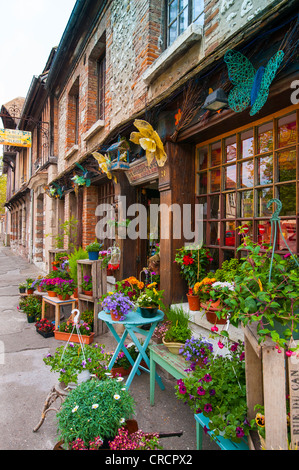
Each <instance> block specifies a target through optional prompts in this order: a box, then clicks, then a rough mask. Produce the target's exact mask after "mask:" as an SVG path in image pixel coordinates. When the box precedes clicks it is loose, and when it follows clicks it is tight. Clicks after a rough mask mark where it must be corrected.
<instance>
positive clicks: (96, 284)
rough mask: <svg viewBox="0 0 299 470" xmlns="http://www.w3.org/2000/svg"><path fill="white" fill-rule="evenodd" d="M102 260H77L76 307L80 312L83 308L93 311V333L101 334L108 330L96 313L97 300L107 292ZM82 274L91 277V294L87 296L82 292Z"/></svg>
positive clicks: (99, 306) (98, 307) (97, 307)
mask: <svg viewBox="0 0 299 470" xmlns="http://www.w3.org/2000/svg"><path fill="white" fill-rule="evenodd" d="M101 266H102V260H97V261H91V260H88V259H82V260H78V261H77V267H78V308H79V310H80V312H83V311H84V310H93V311H94V333H95V334H103V333H106V332H107V331H108V329H107V326H106V324H105V322H102V321H100V322H99V321H98V313H99V311H100V310H101V305H99V303H98V302H99V300H100V298H101V296H102V295H103V294H105V293H106V292H107V274H106V269H102V267H101ZM84 276H91V278H92V292H93V295H92V297H91V296H88V295H85V294H84V293H83V290H82V287H81V286H80V284H81V283H82V281H83V278H84Z"/></svg>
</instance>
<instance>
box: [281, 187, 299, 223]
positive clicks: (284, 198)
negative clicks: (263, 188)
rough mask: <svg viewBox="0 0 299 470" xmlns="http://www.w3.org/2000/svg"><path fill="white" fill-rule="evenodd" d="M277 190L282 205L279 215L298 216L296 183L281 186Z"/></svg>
mask: <svg viewBox="0 0 299 470" xmlns="http://www.w3.org/2000/svg"><path fill="white" fill-rule="evenodd" d="M277 189H278V199H280V201H281V203H282V209H281V211H280V214H279V215H281V216H284V215H296V183H292V184H283V185H279V186H277Z"/></svg>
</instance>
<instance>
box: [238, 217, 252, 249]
mask: <svg viewBox="0 0 299 470" xmlns="http://www.w3.org/2000/svg"><path fill="white" fill-rule="evenodd" d="M241 227H242V229H243V230H244V232H243V233H242V235H241V239H240V243H241V242H242V237H249V238H252V233H253V223H252V222H251V221H250V220H241V222H240V227H239V228H241Z"/></svg>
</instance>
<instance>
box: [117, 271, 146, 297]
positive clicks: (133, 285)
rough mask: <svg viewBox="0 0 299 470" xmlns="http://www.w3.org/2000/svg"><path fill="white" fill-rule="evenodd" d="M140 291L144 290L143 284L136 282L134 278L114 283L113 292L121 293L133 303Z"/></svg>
mask: <svg viewBox="0 0 299 470" xmlns="http://www.w3.org/2000/svg"><path fill="white" fill-rule="evenodd" d="M142 289H144V282H141V281H138V279H137V278H136V277H134V276H130V277H128V278H126V279H123V280H122V281H118V282H116V283H115V291H116V292H122V293H123V294H125V295H126V296H128V297H129V299H130V300H132V301H133V302H134V301H136V300H137V299H138V297H139V295H140V293H141V292H142Z"/></svg>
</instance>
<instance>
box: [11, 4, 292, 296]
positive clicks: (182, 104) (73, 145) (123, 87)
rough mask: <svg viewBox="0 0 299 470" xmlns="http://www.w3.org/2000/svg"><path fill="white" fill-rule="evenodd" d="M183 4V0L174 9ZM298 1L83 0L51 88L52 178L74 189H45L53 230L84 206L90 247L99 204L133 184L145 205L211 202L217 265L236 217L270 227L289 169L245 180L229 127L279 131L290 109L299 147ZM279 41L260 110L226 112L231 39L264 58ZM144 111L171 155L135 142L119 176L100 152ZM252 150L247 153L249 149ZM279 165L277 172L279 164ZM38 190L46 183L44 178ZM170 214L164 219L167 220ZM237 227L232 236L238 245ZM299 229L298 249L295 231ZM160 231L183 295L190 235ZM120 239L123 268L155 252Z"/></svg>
mask: <svg viewBox="0 0 299 470" xmlns="http://www.w3.org/2000/svg"><path fill="white" fill-rule="evenodd" d="M177 4H180V5H181V6H180V7H177V8H178V9H175V5H177ZM295 4H296V2H295V1H286V0H277V1H272V2H269V1H266V0H259V1H258V0H250V1H248V0H204V1H203V0H202V1H191V0H189V1H186V2H171V1H166V0H165V1H161V0H112V1H103V0H97V1H90V0H85V1H80V0H78V1H77V2H76V4H75V7H74V9H73V12H72V14H71V17H70V19H69V22H68V24H67V25H66V29H65V31H64V34H63V36H62V39H61V42H60V44H59V46H58V48H57V51H56V53H55V55H54V57H53V59H52V61H51V66H50V67H49V70H48V73H47V79H46V81H45V87H44V89H45V92H46V95H47V96H48V97H49V99H50V97H51V99H50V103H51V110H52V111H51V112H52V114H51V116H52V121H51V122H52V125H51V142H52V141H53V143H54V144H53V145H54V149H53V151H54V153H53V155H55V156H56V157H57V166H56V165H52V164H51V165H50V166H49V167H48V168H47V177H45V180H46V182H47V184H48V185H49V186H50V187H54V184H56V185H58V186H59V187H60V188H61V189H62V190H63V194H62V196H61V197H58V198H57V197H56V198H53V199H51V198H49V197H48V195H46V194H44V193H43V197H44V199H43V201H44V202H43V204H44V206H43V207H44V211H45V210H46V211H47V210H48V209H47V208H48V207H49V208H50V211H51V212H49V214H51V215H50V222H49V231H50V232H53V233H57V231H58V220H59V219H63V220H68V219H69V218H70V217H71V216H72V215H73V216H74V217H75V218H76V219H77V220H78V243H79V244H81V245H82V246H83V247H86V245H88V244H89V243H90V242H91V241H93V240H94V238H95V230H96V226H97V223H98V221H99V217H98V216H97V215H96V208H97V206H98V204H100V203H103V202H107V203H113V204H114V205H115V207H117V208H118V202H119V198H120V196H126V198H127V200H126V203H127V207H128V206H129V205H130V204H132V203H136V202H142V203H143V204H144V205H145V206H146V207H149V205H150V203H153V202H155V203H161V204H163V203H164V204H166V205H167V206H170V205H171V204H179V205H180V207H183V204H191V205H192V207H194V205H195V203H196V202H200V203H202V204H203V206H204V211H205V213H204V217H205V220H204V231H205V234H204V237H205V243H207V245H208V246H210V248H211V250H212V251H213V255H214V259H215V266H213V267H214V268H215V269H216V267H217V264H219V263H220V264H221V263H222V262H223V260H224V259H228V258H229V257H231V256H235V255H236V249H237V246H238V243H239V241H238V239H237V227H238V225H240V224H241V222H242V223H243V222H244V221H248V224H249V226H250V227H252V230H253V236H254V237H259V232H258V230H259V226H260V225H262V223H260V222H263V223H264V221H266V222H267V221H268V220H269V214H263V215H261V214H260V213H258V207H262V206H263V204H264V201H263V200H262V199H260V192H261V191H266V190H267V191H268V190H269V191H273V195H275V194H276V195H280V196H281V197H283V194H282V191H281V188H282V183H283V182H285V180H282V179H272V180H271V181H268V182H267V184H266V185H260V184H259V182H258V181H257V180H254V183H253V184H252V185H248V187H246V188H245V187H244V186H242V183H241V182H240V181H241V179H240V178H241V169H242V168H244V165H243V160H244V158H245V157H244V155H242V154H241V153H238V154H237V156H236V162H235V164H234V165H229V164H228V161H225V160H224V154H225V149H226V147H225V145H226V143H225V139H226V138H229V137H230V136H236V137H235V139H236V146H237V147H238V149H240V148H241V147H240V146H241V143H242V135H243V134H242V132H243V131H244V132H245V131H247V130H249V129H253V132H254V135H255V137H252V139H255V138H256V136H257V135H259V134H258V133H259V129H260V127H261V126H263V125H265V124H267V123H268V122H270V121H271V122H272V123H273V126H274V128H275V129H274V131H273V132H274V136H275V139H277V138H278V136H279V129H280V128H279V127H277V126H278V124H279V122H280V119H285V116H291V120H290V121H288V122H287V123H286V124H285V125H286V126H287V127H286V129H287V130H290V131H292V130H293V129H295V136H297V140H296V138H295V141H294V142H293V141H290V142H288V145H286V149H285V150H286V152H289V154H288V155H293V153H292V152H294V151H295V152H298V116H297V114H298V104H296V103H295V104H294V103H292V102H291V101H290V92H289V90H290V84H291V82H292V80H294V77H295V73H296V67H295V66H294V61H295V57H296V54H295V51H294V44H295V43H296V42H295V41H294V37H295V35H296V34H298V29H296V28H294V24H295V22H296V11H295ZM266 46H267V47H266ZM280 47H283V48H284V51H285V56H286V61H285V62H284V63H283V66H282V67H281V70H279V71H278V73H277V76H276V77H275V80H274V81H273V84H271V87H270V93H269V98H268V100H267V101H266V103H265V105H264V106H263V108H262V109H261V111H260V113H259V114H258V116H255V117H251V116H250V115H249V110H248V109H247V110H245V111H243V112H242V113H236V112H233V111H232V109H229V108H228V107H227V106H225V105H224V106H223V108H221V109H219V110H218V112H213V111H207V110H206V109H204V108H203V105H204V102H205V99H206V97H207V96H208V94H209V92H210V89H211V88H212V89H214V90H216V89H219V88H221V89H223V90H224V91H225V92H226V93H228V92H229V91H230V89H231V88H232V83H230V81H229V79H228V73H227V68H226V65H225V62H224V55H225V53H226V51H227V50H229V49H234V50H238V51H240V52H242V53H243V54H244V55H246V56H247V57H248V58H249V60H251V61H252V62H253V63H254V66H255V67H256V68H258V67H259V66H260V65H265V64H267V63H268V61H269V60H270V58H271V57H272V56H273V54H275V53H276V52H277V50H279V48H280ZM296 113H297V114H296ZM179 116H182V117H181V118H179ZM137 118H138V119H144V120H145V121H147V122H149V123H150V124H151V125H152V126H153V128H154V129H155V130H157V132H158V133H159V135H160V137H161V139H162V140H163V143H164V147H165V150H166V153H167V162H166V164H165V166H163V167H158V166H157V165H156V164H155V162H154V163H153V164H152V166H151V167H150V168H149V167H148V166H147V163H146V159H145V156H144V152H143V151H142V149H141V148H138V147H136V145H134V144H132V143H130V146H131V149H130V169H129V171H127V172H123V173H121V172H118V173H117V183H115V182H113V181H112V180H110V179H108V178H107V176H106V174H104V173H103V172H101V171H100V170H99V167H98V164H97V161H96V160H95V158H94V157H93V156H92V153H93V152H95V151H97V152H100V153H102V154H105V152H106V150H107V148H108V147H109V146H110V145H111V144H114V143H116V142H117V141H118V139H119V138H122V137H123V138H126V140H127V141H129V140H130V134H131V132H133V131H136V128H135V126H134V120H135V119H137ZM287 119H288V118H287ZM294 122H295V124H293V123H294ZM294 126H295V127H294ZM269 132H270V131H269ZM218 141H219V142H221V162H220V163H219V164H218V166H216V167H215V168H214V167H213V164H212V163H213V162H212V155H213V149H214V147H213V146H214V144H215V143H216V142H218ZM252 142H254V144H253V145H254V146H255V150H254V152H253V155H252V161H253V160H254V164H253V163H252V165H253V167H254V172H255V175H256V178H257V175H258V172H259V171H260V170H259V168H260V166H259V165H260V162H261V158H262V157H261V156H260V154H259V153H258V152H257V148H256V145H257V144H256V142H257V141H256V140H252ZM203 147H206V148H207V149H208V150H207V158H208V162H209V163H208V164H207V163H205V162H204V163H201V155H202V148H203ZM278 151H279V147H276V146H275V147H273V158H274V159H277V158H279V155H280V154H279V153H278ZM238 152H239V150H238ZM267 156H268V157H269V152H268V154H267ZM263 158H264V157H263ZM269 158H270V157H269ZM271 158H272V157H271ZM285 159H286V160H292V158H291V157H290V158H289V157H285ZM244 161H245V163H246V162H248V161H249V156H248V159H247V160H244ZM275 161H276V160H275ZM292 162H293V163H292V165H293V169H294V168H295V174H293V173H291V174H290V179H289V180H288V184H290V187H292V191H293V188H295V194H294V200H295V208H293V209H292V210H291V211H288V212H286V214H285V219H286V221H290V222H288V223H287V225H289V226H290V227H291V228H290V229H289V230H291V233H292V236H293V233H295V234H296V233H297V230H298V206H296V200H298V184H299V181H298V173H296V165H297V167H298V166H299V165H298V153H297V156H296V158H295V160H292ZM78 163H79V165H81V167H83V168H84V171H85V172H86V174H87V178H89V179H90V180H91V184H90V186H87V185H83V186H77V185H76V184H74V180H73V179H72V178H74V176H75V175H77V176H82V174H83V172H82V168H80V167H79V166H78ZM205 164H207V165H208V166H207V167H205V166H204V165H205ZM242 165H243V166H242ZM231 166H234V168H231ZM227 171H230V174H231V175H234V173H233V172H235V176H232V179H234V178H235V180H234V183H235V184H234V185H232V186H230V187H227V186H225V185H226V179H225V178H226V176H225V175H226V172H227ZM297 171H298V170H297ZM213 175H214V176H215V175H218V176H215V181H218V180H217V178H218V179H219V187H217V188H216V189H217V190H216V191H214V189H213V181H214V180H212V178H214V176H213ZM274 176H275V178H277V173H276V170H275V171H274ZM220 180H221V183H220ZM205 181H206V182H207V183H205ZM32 184H33V183H32ZM271 185H272V186H271ZM34 188H35V187H34ZM29 189H30V188H29ZM244 189H247V190H248V191H249V193H248V194H250V195H251V192H252V197H253V195H254V199H253V200H254V202H253V205H254V208H255V209H254V212H252V213H250V214H249V213H248V214H247V217H245V215H244V210H243V209H244V206H243V205H242V201H243V196H244V194H245V192H243V190H244ZM35 191H36V194H37V191H38V190H37V189H35ZM296 191H297V193H296ZM214 193H215V194H214ZM278 193H279V194H278ZM271 194H272V193H271ZM292 194H293V193H292ZM296 194H297V196H296ZM37 198H39V203H38V204H39V205H38V207H37V206H36V207H37V213H36V215H37V214H39V215H38V217H41V216H40V214H41V207H42V205H41V198H42V194H40V195H38V196H37ZM296 198H297V199H296ZM227 200H229V201H230V204H231V205H230V208H231V209H232V208H233V207H235V209H233V211H232V212H231V213H228V211H227V210H226V209H227V206H226V202H225V201H227ZM215 201H216V202H215ZM237 201H238V202H237ZM240 201H241V202H240ZM8 202H9V201H8ZM214 203H216V206H214ZM234 204H235V206H234ZM297 204H298V203H297ZM215 207H216V210H215V211H214V212H213V208H214V209H215ZM45 208H46V209H45ZM242 211H243V212H242ZM47 213H48V212H47ZM263 217H264V218H263ZM232 219H233V222H232ZM46 220H47V218H46ZM37 222H38V224H37V229H36V230H37V245H36V248H35V250H36V251H35V253H36V256H37V254H38V251H39V250H40V249H41V243H44V241H42V240H41V237H40V236H39V235H40V222H41V221H40V220H38V221H37V220H36V223H37ZM266 222H265V223H266ZM164 223H165V221H163V220H161V222H160V225H163V224H164ZM174 223H178V221H176V220H175V218H174V216H172V215H170V225H171V227H172V226H173V224H174ZM286 230H287V229H286ZM294 231H295V232H294ZM230 232H233V236H232V238H231V242H232V244H230V245H228V244H227V243H228V242H227V238H228V233H230ZM46 233H47V231H46ZM148 235H149V236H150V234H148ZM295 240H296V242H295V245H294V248H295V251H296V252H298V237H296V235H295ZM156 241H160V253H161V255H160V256H161V261H160V273H161V288H162V289H165V292H166V297H167V299H166V300H167V302H169V303H171V302H176V301H180V300H181V299H182V297H183V296H184V294H185V292H186V286H185V285H184V283H183V281H182V280H181V278H180V276H179V273H178V270H177V269H176V267H175V266H174V265H173V260H174V254H175V250H176V249H177V248H179V247H181V246H182V244H183V243H184V241H185V240H184V238H183V236H181V238H178V239H174V238H173V237H171V236H170V238H168V239H161V240H156ZM66 242H67V240H66ZM110 242H111V240H108V241H106V242H105V243H106V244H109V243H110ZM119 243H120V247H121V250H122V260H121V265H120V270H119V272H118V273H117V276H119V277H120V278H122V277H125V276H128V275H137V276H138V275H139V273H140V271H141V270H142V268H143V267H144V266H146V264H147V258H148V255H149V250H150V246H149V240H145V241H141V240H136V241H134V240H130V239H126V240H120V241H119ZM43 250H44V251H43V261H44V263H47V256H46V251H47V249H46V247H45V245H43Z"/></svg>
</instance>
